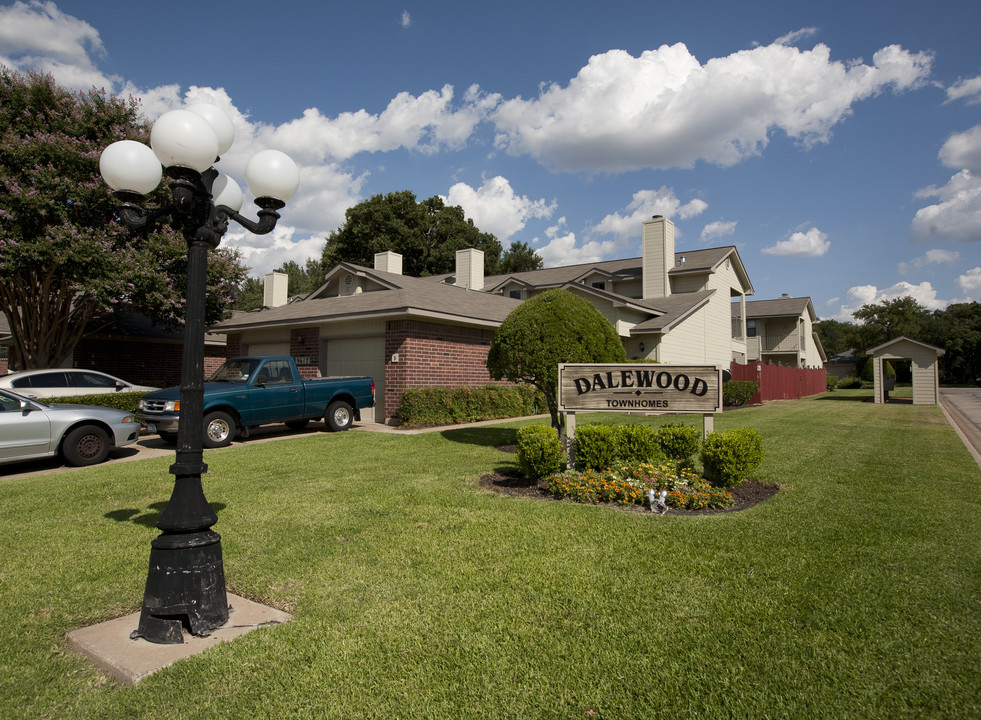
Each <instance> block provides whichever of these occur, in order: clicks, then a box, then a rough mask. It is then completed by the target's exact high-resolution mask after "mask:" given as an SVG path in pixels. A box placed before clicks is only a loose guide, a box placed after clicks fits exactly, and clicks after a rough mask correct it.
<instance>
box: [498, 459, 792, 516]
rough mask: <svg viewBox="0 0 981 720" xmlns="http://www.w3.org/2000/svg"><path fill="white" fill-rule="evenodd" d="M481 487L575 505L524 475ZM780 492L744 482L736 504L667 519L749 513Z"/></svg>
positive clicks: (642, 508)
mask: <svg viewBox="0 0 981 720" xmlns="http://www.w3.org/2000/svg"><path fill="white" fill-rule="evenodd" d="M498 450H501V451H502V452H514V451H515V446H514V445H504V446H501V447H499V448H498ZM479 482H480V485H481V487H484V488H486V489H488V490H491V491H492V492H499V493H501V494H503V495H510V496H511V497H518V498H528V499H531V500H548V501H551V502H575V500H569V499H567V498H557V497H555V496H554V495H552V494H551V493H550V492H548V490H546V489H545V481H544V480H535V479H532V478H529V477H525V476H524V475H520V474H518V473H517V471H515V474H513V475H511V474H501V473H488V474H487V475H484V476H483V477H481V478H480V481H479ZM779 489H780V488H779V487H777V486H776V485H769V484H767V483H761V482H757V481H756V480H744V481H743V482H741V483H739V484H738V485H736V486H735V487H732V488H729V492H731V493H732V497H733V499H734V500H735V501H736V504H735V505H733V506H732V507H728V508H724V509H722V510H679V509H677V508H671V509H669V510H668V512H667V514H668V515H711V514H715V513H726V512H736V511H739V510H746V509H748V508H751V507H753V506H755V505H759V504H760V503H761V502H763V501H764V500H769V499H770V498H771V497H773V496H774V495H776V494H777V491H778V490H779ZM600 504H601V505H605V506H607V507H611V508H616V509H617V510H623V511H625V512H640V513H648V514H650V512H651V511H650V508H649V507H647V506H646V505H620V504H619V503H600Z"/></svg>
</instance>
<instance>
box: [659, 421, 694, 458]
mask: <svg viewBox="0 0 981 720" xmlns="http://www.w3.org/2000/svg"><path fill="white" fill-rule="evenodd" d="M657 442H658V445H660V447H661V450H662V452H664V454H665V455H666V456H667V457H668V459H670V460H677V461H678V462H680V463H681V464H682V465H684V466H685V467H690V466H691V460H692V458H693V457H695V453H697V452H698V448H699V446H700V445H701V443H702V433H701V432H700V431H699V430H698V428H694V427H692V426H691V425H665V426H664V427H662V428H660V429H659V430H658V431H657Z"/></svg>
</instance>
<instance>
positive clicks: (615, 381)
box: [559, 363, 722, 414]
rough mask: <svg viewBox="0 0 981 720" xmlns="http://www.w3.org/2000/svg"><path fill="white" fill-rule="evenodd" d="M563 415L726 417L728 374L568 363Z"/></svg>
mask: <svg viewBox="0 0 981 720" xmlns="http://www.w3.org/2000/svg"><path fill="white" fill-rule="evenodd" d="M559 410H561V411H563V412H576V411H579V410H594V411H596V410H599V411H603V412H639V413H665V414H670V413H678V414H683V413H700V414H701V413H717V412H722V369H721V368H719V367H717V366H715V365H656V364H651V363H626V364H619V363H602V364H580V363H562V364H561V365H559Z"/></svg>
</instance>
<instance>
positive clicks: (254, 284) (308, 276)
mask: <svg viewBox="0 0 981 720" xmlns="http://www.w3.org/2000/svg"><path fill="white" fill-rule="evenodd" d="M273 272H281V273H286V275H287V277H288V278H289V280H288V285H287V287H288V292H289V294H290V296H293V295H308V294H310V293H312V292H313V291H314V290H316V289H317V288H318V287H320V285H321V284H322V283H323V281H324V272H323V270H322V269H321V265H320V261H319V260H316V259H314V258H307V261H306V264H305V265H304V266H303V267H300V264H299V263H298V262H296V261H295V260H287V261H286V262H284V263H283V264H282V265H280V266H279V267H278V268H276V269H275V270H274V271H273ZM263 291H264V283H263V278H258V277H247V278H245V279H244V280H243V281H242V284H241V285H239V287H238V292H237V293H236V295H237V297H236V299H235V309H236V310H256V309H257V308H260V307H262V298H263Z"/></svg>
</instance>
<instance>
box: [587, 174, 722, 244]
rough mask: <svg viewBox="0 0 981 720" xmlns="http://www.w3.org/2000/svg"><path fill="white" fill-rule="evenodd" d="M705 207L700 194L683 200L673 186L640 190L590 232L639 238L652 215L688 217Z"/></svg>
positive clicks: (620, 238)
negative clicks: (624, 206) (698, 196)
mask: <svg viewBox="0 0 981 720" xmlns="http://www.w3.org/2000/svg"><path fill="white" fill-rule="evenodd" d="M706 209H708V203H707V202H705V201H704V200H701V199H699V198H695V199H694V200H690V201H688V202H687V203H682V202H681V200H679V199H678V196H677V195H675V192H674V190H672V189H671V188H668V187H664V186H662V187H661V188H659V189H657V190H638V191H637V192H635V193H634V194H633V197H632V198H631V199H630V202H629V203H628V204H627V207H626V208H624V209H623V210H622V211H620V212H615V213H610V214H609V215H607V216H606V217H604V218H603V219H602V220H600V221H599V222H598V223H597V224H596V225H595V226H594V227H592V228H590V234H591V235H592V234H603V235H614V236H616V238H617V239H619V240H627V239H631V238H639V237H640V235H641V229H642V223H643V222H644V221H645V220H650V219H651V217H652V216H653V215H664V217H666V218H669V219H671V220H688V219H690V218H693V217H695V216H696V215H700V214H701V213H703V212H705V210H706Z"/></svg>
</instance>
